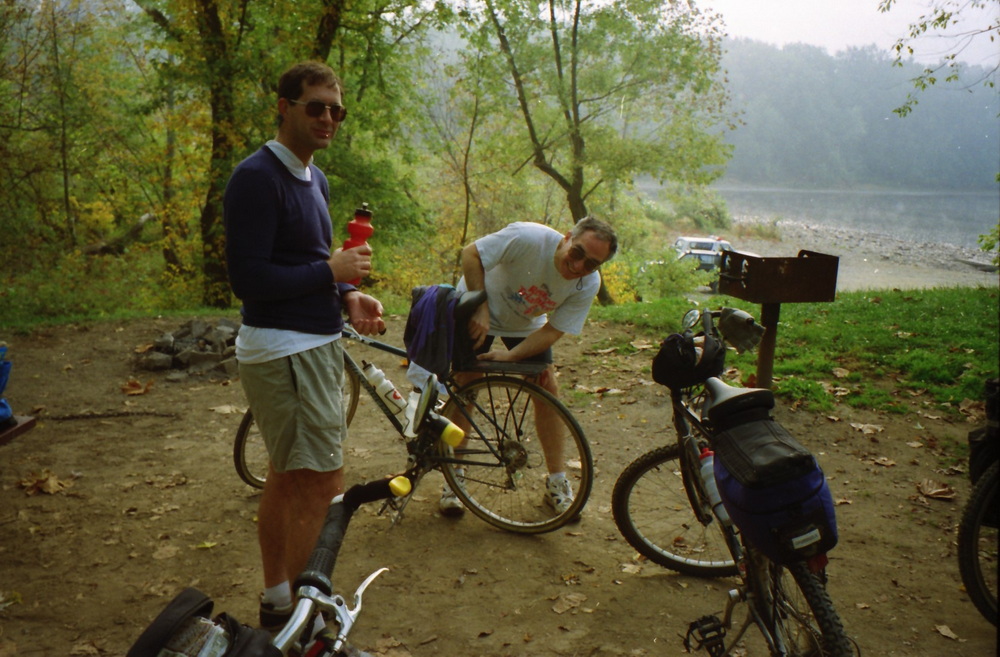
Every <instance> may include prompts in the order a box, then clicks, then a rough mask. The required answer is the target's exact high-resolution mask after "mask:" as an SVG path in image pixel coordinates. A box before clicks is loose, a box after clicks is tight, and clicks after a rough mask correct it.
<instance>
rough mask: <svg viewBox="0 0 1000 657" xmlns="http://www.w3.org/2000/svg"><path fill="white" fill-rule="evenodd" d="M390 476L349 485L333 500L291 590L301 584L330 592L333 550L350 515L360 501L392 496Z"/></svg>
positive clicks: (372, 500)
mask: <svg viewBox="0 0 1000 657" xmlns="http://www.w3.org/2000/svg"><path fill="white" fill-rule="evenodd" d="M392 481H393V479H391V478H386V479H379V480H377V481H371V482H368V483H365V484H355V485H354V486H351V488H349V489H348V490H347V492H346V493H344V494H343V495H338V496H337V497H335V498H334V499H333V501H332V502H331V504H330V508H329V509H328V510H327V512H326V520H324V521H323V529H322V530H321V531H320V534H319V539H317V541H316V547H315V548H314V549H313V551H312V554H310V555H309V561H308V563H307V564H306V568H305V570H303V571H302V573H301V574H300V575H299V576H298V578H297V579H296V580H295V590H298V589H299V588H301V587H304V586H313V587H315V588H316V589H318V590H319V591H320V592H322V593H323V594H324V595H330V594H331V593H332V592H333V584H332V582H331V580H330V577H331V575H332V573H333V568H334V566H335V565H336V563H337V553H338V552H340V546H341V544H343V542H344V533H345V532H346V531H347V525H348V523H349V522H350V521H351V516H353V515H354V512H355V511H357V510H358V507H360V506H361V505H362V504H366V503H368V502H376V501H378V500H384V499H387V498H389V497H392V496H394V495H395V494H396V493H395V492H394V491H393V490H392V487H391V485H390V484H391V482H392Z"/></svg>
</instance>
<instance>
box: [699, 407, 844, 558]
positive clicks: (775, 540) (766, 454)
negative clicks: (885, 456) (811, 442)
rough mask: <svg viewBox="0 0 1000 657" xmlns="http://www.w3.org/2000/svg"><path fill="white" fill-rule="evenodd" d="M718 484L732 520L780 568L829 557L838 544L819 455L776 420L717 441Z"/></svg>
mask: <svg viewBox="0 0 1000 657" xmlns="http://www.w3.org/2000/svg"><path fill="white" fill-rule="evenodd" d="M712 447H713V449H714V450H715V480H716V484H717V485H718V488H719V495H720V496H721V497H722V503H723V505H724V506H725V507H726V511H727V512H728V513H729V517H730V518H732V520H733V522H734V523H735V524H736V526H737V527H739V529H740V531H741V532H742V533H743V535H744V537H745V538H746V540H747V541H748V542H749V543H750V544H751V545H753V546H754V547H755V548H757V549H758V550H760V551H761V552H763V553H764V554H765V555H766V556H767V557H768V558H769V559H770V560H771V561H773V562H775V563H777V564H782V565H785V564H789V563H792V562H795V561H801V560H803V559H809V558H810V557H813V556H816V555H819V554H825V553H826V552H828V551H829V550H831V549H832V548H833V547H834V546H835V545H836V544H837V518H836V515H835V513H834V508H833V496H832V495H831V494H830V487H829V486H828V485H827V483H826V477H825V476H824V475H823V471H822V470H821V469H820V467H819V464H818V463H817V462H816V459H815V457H813V455H812V454H811V453H810V452H809V450H807V449H806V448H805V447H803V446H802V445H801V444H799V443H798V441H796V440H795V439H794V438H793V437H792V435H791V434H790V433H788V431H787V430H786V429H785V428H784V427H782V426H781V425H780V424H778V423H777V422H774V421H773V420H758V421H755V422H749V423H747V424H742V425H739V426H737V427H733V428H732V429H729V430H727V431H723V432H721V433H719V434H718V435H717V436H716V437H715V438H714V439H713V440H712Z"/></svg>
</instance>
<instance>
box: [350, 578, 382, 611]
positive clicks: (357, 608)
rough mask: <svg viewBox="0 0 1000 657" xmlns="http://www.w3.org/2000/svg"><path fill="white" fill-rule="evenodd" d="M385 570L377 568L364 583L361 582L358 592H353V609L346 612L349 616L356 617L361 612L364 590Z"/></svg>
mask: <svg viewBox="0 0 1000 657" xmlns="http://www.w3.org/2000/svg"><path fill="white" fill-rule="evenodd" d="M387 570H389V569H388V568H379V569H378V570H376V571H375V572H374V573H372V574H371V575H369V576H368V577H366V578H365V581H363V582H361V586H359V587H358V590H357V591H355V592H354V609H353V610H348V612H349V613H350V614H352V615H354V616H357V615H358V612H359V611H361V596H362V595H364V593H365V590H367V589H368V586H369V585H370V584H371V583H372V582H374V581H375V578H376V577H378V576H379V575H381V574H382V573H384V572H386V571H387Z"/></svg>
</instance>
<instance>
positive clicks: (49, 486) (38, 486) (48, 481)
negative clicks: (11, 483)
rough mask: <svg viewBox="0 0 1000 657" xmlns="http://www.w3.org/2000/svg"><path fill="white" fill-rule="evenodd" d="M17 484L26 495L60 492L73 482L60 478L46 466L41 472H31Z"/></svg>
mask: <svg viewBox="0 0 1000 657" xmlns="http://www.w3.org/2000/svg"><path fill="white" fill-rule="evenodd" d="M18 485H19V486H20V487H21V488H23V489H24V492H25V493H27V494H28V495H34V494H35V493H46V494H48V495H55V494H56V493H60V492H62V491H64V490H66V489H67V488H69V487H70V486H72V485H73V482H72V481H62V480H60V479H59V478H58V477H56V476H55V475H54V474H53V473H52V471H50V470H49V469H48V468H46V469H44V470H42V471H41V472H33V473H31V474H30V475H28V476H27V477H25V478H24V479H22V480H21V481H20V482H18Z"/></svg>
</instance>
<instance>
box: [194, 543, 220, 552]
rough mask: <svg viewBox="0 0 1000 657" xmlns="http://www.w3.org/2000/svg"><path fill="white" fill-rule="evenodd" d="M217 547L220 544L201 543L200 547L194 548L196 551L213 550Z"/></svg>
mask: <svg viewBox="0 0 1000 657" xmlns="http://www.w3.org/2000/svg"><path fill="white" fill-rule="evenodd" d="M216 545H218V543H216V542H215V541H204V542H202V543H199V544H198V545H195V546H194V547H195V549H196V550H211V549H212V548H214V547H215V546H216Z"/></svg>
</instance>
